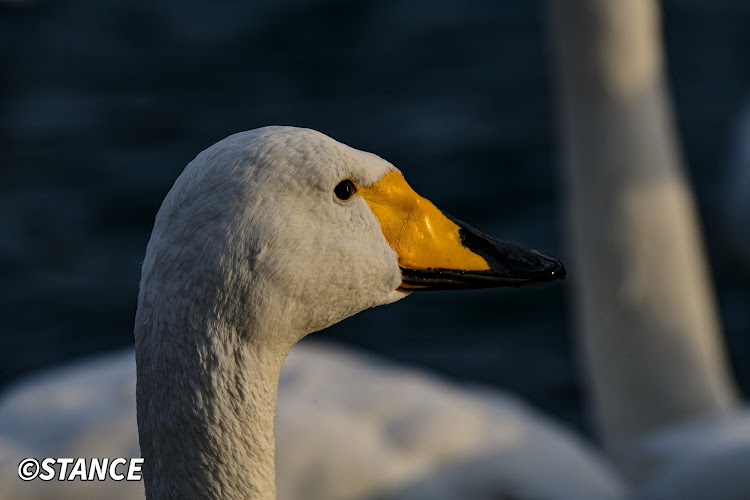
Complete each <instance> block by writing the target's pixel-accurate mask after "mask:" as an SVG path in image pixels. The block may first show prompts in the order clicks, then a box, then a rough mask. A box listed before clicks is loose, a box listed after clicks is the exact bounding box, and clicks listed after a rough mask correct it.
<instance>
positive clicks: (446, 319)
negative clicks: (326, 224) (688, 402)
mask: <svg viewBox="0 0 750 500" xmlns="http://www.w3.org/2000/svg"><path fill="white" fill-rule="evenodd" d="M544 7H545V4H544V2H495V1H490V0H470V1H459V0H433V1H426V0H410V1H398V0H384V1H375V0H362V1H358V2H347V1H343V0H315V1H303V0H275V1H271V0H259V1H254V2H243V1H224V2H199V1H195V0H188V1H180V2H177V1H146V0H127V1H126V0H100V1H96V2H93V1H85V0H69V1H66V2H54V1H49V0H47V1H45V0H38V1H36V2H33V3H31V2H30V3H25V2H19V4H18V5H12V4H8V5H4V6H0V43H1V44H2V50H0V66H1V67H2V77H1V78H0V173H1V176H0V276H1V280H2V288H0V386H2V385H6V384H7V383H8V382H10V381H12V380H13V379H15V378H17V377H19V376H21V375H23V374H26V373H29V372H31V371H33V370H37V369H40V368H43V367H46V366H49V365H52V364H55V363H60V362H62V361H65V360H69V359H73V358H77V357H80V356H82V355H87V354H92V353H95V352H100V351H106V350H109V349H113V348H116V347H122V346H126V345H131V344H132V324H133V317H134V313H135V305H136V296H137V292H138V281H139V278H140V264H141V260H142V258H143V254H144V251H145V246H146V242H147V241H148V237H149V234H150V231H151V227H152V222H153V218H154V215H155V214H156V211H157V210H158V208H159V205H160V203H161V201H162V199H163V198H164V196H165V194H166V193H167V191H168V190H169V188H170V187H171V185H172V183H173V182H174V179H175V178H176V177H177V175H178V174H179V173H180V172H181V171H182V169H183V168H184V166H185V165H186V164H187V163H188V162H189V161H190V160H191V159H192V158H193V157H194V156H195V155H196V154H197V153H198V152H199V151H200V150H202V149H204V148H205V147H207V146H209V145H211V144H212V143H214V142H216V141H218V140H220V139H221V138H223V137H225V136H227V135H229V134H231V133H234V132H237V131H240V130H247V129H251V128H255V127H258V126H263V125H268V124H284V125H297V126H305V127H311V128H315V129H317V130H320V131H322V132H324V133H326V134H328V135H330V136H332V137H334V138H336V139H338V140H340V141H342V142H344V143H346V144H349V145H351V146H354V147H357V148H359V149H364V150H367V151H372V152H375V153H377V154H378V155H380V156H382V157H384V158H386V159H388V160H389V161H391V162H392V163H394V164H395V165H396V166H398V167H399V168H400V169H401V170H402V171H403V172H404V173H405V175H406V178H407V179H408V180H409V182H410V183H411V184H412V186H413V187H414V188H415V189H416V190H417V191H418V192H419V193H420V194H422V195H424V196H426V197H428V198H430V199H431V200H432V201H434V202H435V203H436V204H438V205H439V206H440V207H441V208H443V209H444V210H445V211H447V212H449V213H451V214H454V215H456V216H457V217H459V218H461V219H463V220H465V221H467V222H469V223H470V224H472V225H474V226H476V227H479V228H480V229H482V230H483V231H484V232H487V233H489V234H491V235H493V236H495V237H498V238H499V239H503V240H506V241H511V242H516V243H519V244H521V245H524V246H528V247H533V248H538V249H540V250H544V251H547V252H549V253H552V254H554V255H557V256H559V257H561V258H562V259H563V260H565V257H566V256H568V255H569V251H568V249H567V248H566V247H565V239H564V237H565V234H564V227H565V222H564V219H563V215H564V210H563V200H564V198H563V193H562V190H561V185H560V184H561V183H560V175H559V173H558V171H557V167H558V162H559V160H558V146H557V144H556V139H555V132H556V127H557V122H556V109H555V96H554V93H553V82H552V81H551V73H552V72H551V63H552V60H551V53H550V52H551V50H550V49H551V47H550V46H549V43H550V42H549V39H548V37H547V34H546V32H545V10H544ZM664 16H665V36H666V48H667V53H668V57H669V73H670V77H671V81H672V88H673V97H674V102H675V107H676V111H677V115H678V123H679V127H680V133H681V134H682V139H683V146H684V152H685V158H686V163H687V166H688V167H689V172H690V176H691V178H692V180H693V184H694V186H695V188H696V190H697V197H698V202H699V206H700V210H701V214H702V216H703V221H704V229H705V233H706V236H707V245H708V249H709V252H710V256H711V259H712V260H711V263H712V267H713V270H714V277H715V280H716V284H717V291H718V294H719V300H720V305H721V313H722V318H723V320H724V327H725V331H726V337H727V342H728V344H729V352H730V356H731V361H732V363H733V366H734V369H735V374H736V375H737V377H738V379H739V382H740V384H741V386H742V388H743V390H744V393H745V394H747V393H748V391H750V276H748V274H747V273H746V272H743V271H740V270H739V268H738V262H737V259H738V256H737V254H734V253H732V252H731V248H729V246H730V245H729V243H727V240H726V237H725V234H726V231H725V228H724V225H723V223H722V213H721V211H720V206H721V198H722V192H721V189H720V187H721V180H722V175H723V174H722V166H723V165H724V163H725V160H726V156H727V149H728V146H729V139H730V129H731V125H732V122H733V120H734V119H735V118H736V117H737V115H736V114H737V112H738V111H739V109H740V105H741V103H742V101H743V97H744V96H745V93H746V91H747V90H748V89H750V62H749V61H750V29H749V28H748V26H750V3H748V2H747V1H745V0H722V1H717V0H682V1H678V0H668V1H666V2H664ZM749 257H750V256H749ZM570 271H571V275H572V279H575V269H570ZM685 272H690V270H689V269H686V270H685ZM571 292H572V290H570V285H569V282H563V283H556V284H551V285H545V286H541V287H532V288H524V289H517V290H493V291H481V292H444V293H434V294H413V295H412V297H410V298H409V299H407V300H405V301H401V302H399V303H397V304H395V305H393V306H389V307H387V308H377V309H374V310H371V311H367V312H365V313H363V314H360V315H358V316H355V317H353V318H350V319H348V320H346V321H344V322H342V323H340V324H338V325H335V326H333V327H332V328H329V329H328V330H327V331H326V332H325V333H322V334H315V335H314V336H313V337H314V338H316V339H320V338H323V339H335V340H336V341H340V342H343V343H346V344H349V345H354V346H358V347H361V348H364V349H368V350H371V351H376V352H379V353H382V354H384V355H386V356H388V357H390V358H392V359H396V360H399V361H403V362H405V363H410V364H415V365H419V366H422V367H426V368H428V369H431V370H433V371H438V372H442V373H445V374H448V375H451V376H454V377H458V378H460V379H464V380H474V381H480V382H485V383H489V384H493V385H496V386H499V387H503V388H506V389H509V390H512V391H515V392H517V393H520V394H521V395H523V396H524V397H525V398H526V399H527V400H528V401H530V402H532V403H533V404H535V405H536V406H538V407H540V408H541V409H542V410H543V411H545V412H548V413H551V414H554V415H556V416H558V417H560V418H562V419H564V420H566V421H567V422H569V423H571V424H573V425H575V426H577V427H579V428H582V429H584V430H586V429H587V426H588V424H587V419H586V414H585V411H584V408H583V396H582V392H581V384H580V381H581V377H582V374H581V373H580V371H579V368H578V367H577V364H576V356H577V354H576V345H575V341H574V335H573V328H574V324H573V320H574V318H573V317H572V314H571V309H572V308H571V304H570V300H571V297H572V294H571Z"/></svg>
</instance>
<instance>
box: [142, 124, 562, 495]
mask: <svg viewBox="0 0 750 500" xmlns="http://www.w3.org/2000/svg"><path fill="white" fill-rule="evenodd" d="M564 277H565V269H564V267H563V265H562V264H561V263H560V262H559V261H558V260H557V259H554V258H552V257H548V256H546V255H544V254H542V253H540V252H537V251H532V250H524V249H521V248H519V247H516V246H513V245H509V244H505V243H500V242H498V241H495V240H493V239H491V238H489V237H487V236H485V235H483V234H481V233H479V232H478V231H476V230H475V229H473V228H471V227H470V226H467V225H465V224H463V223H461V222H460V221H458V220H457V219H455V218H453V217H451V216H448V215H445V214H444V213H442V212H441V211H440V210H438V209H437V208H436V207H435V206H434V205H433V204H432V203H430V202H429V201H428V200H426V199H425V198H422V197H420V196H419V195H417V194H416V193H415V192H414V191H413V190H412V189H411V188H410V186H409V185H408V184H407V183H406V181H405V180H404V177H403V175H402V174H401V172H400V171H399V170H397V169H396V168H395V167H394V166H393V165H391V164H390V163H388V162H387V161H385V160H383V159H381V158H379V157H377V156H375V155H373V154H370V153H365V152H361V151H358V150H355V149H353V148H350V147H348V146H345V145H343V144H341V143H338V142H336V141H334V140H333V139H331V138H329V137H327V136H325V135H323V134H321V133H319V132H315V131H312V130H309V129H300V128H293V127H265V128H261V129H256V130H252V131H249V132H243V133H238V134H235V135H232V136H230V137H228V138H226V139H224V140H222V141H220V142H218V143H216V144H215V145H213V146H211V147H209V148H208V149H206V150H204V151H203V152H201V153H200V154H199V155H198V156H197V157H196V158H195V159H194V160H193V161H192V162H191V163H189V164H188V166H187V167H186V168H185V170H184V171H183V173H182V174H181V175H180V176H179V177H178V179H177V180H176V182H175V184H174V186H173V187H172V189H171V190H170V192H169V193H168V195H167V197H166V198H165V200H164V202H163V204H162V206H161V208H160V209H159V212H158V214H157V216H156V220H155V223H154V229H153V232H152V235H151V239H150V241H149V243H148V246H147V249H146V256H145V259H144V263H143V269H142V275H141V283H140V293H139V296H138V306H137V312H136V318H135V353H136V367H137V385H136V402H137V420H138V433H139V441H140V448H141V453H142V456H143V458H144V465H143V476H144V482H145V488H146V494H147V497H150V498H167V497H169V498H173V497H174V498H258V499H271V498H275V497H276V483H275V468H274V450H275V441H274V417H275V414H274V410H275V407H276V400H277V393H278V384H279V377H280V374H281V369H282V365H283V363H284V359H285V358H286V356H287V354H288V353H289V351H290V349H291V347H292V346H293V345H294V344H295V343H297V342H298V341H299V340H301V339H302V338H303V337H305V336H306V335H307V334H309V333H312V332H315V331H318V330H321V329H323V328H326V327H327V326H329V325H331V324H333V323H336V322H338V321H341V320H342V319H344V318H346V317H348V316H351V315H353V314H356V313H357V312H359V311H362V310H363V309H367V308H369V307H373V306H377V305H383V304H389V303H392V302H395V301H397V300H400V299H402V298H404V297H405V296H406V295H408V294H409V293H412V292H420V291H425V290H448V289H467V288H484V287H492V286H520V285H524V284H533V283H544V282H548V281H551V280H555V279H561V278H564Z"/></svg>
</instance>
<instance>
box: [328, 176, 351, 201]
mask: <svg viewBox="0 0 750 500" xmlns="http://www.w3.org/2000/svg"><path fill="white" fill-rule="evenodd" d="M333 192H334V194H335V195H336V198H338V199H339V200H341V201H346V200H348V199H349V198H351V197H352V196H354V193H356V192H357V186H355V185H354V182H353V181H352V180H351V179H344V180H343V181H341V182H339V183H338V184H337V185H336V187H335V188H333Z"/></svg>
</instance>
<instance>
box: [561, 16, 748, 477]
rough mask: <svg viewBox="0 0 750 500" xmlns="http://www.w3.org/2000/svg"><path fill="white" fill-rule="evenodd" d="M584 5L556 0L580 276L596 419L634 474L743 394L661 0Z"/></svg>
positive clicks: (582, 320) (581, 314) (580, 301)
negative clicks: (679, 115) (702, 218)
mask: <svg viewBox="0 0 750 500" xmlns="http://www.w3.org/2000/svg"><path fill="white" fill-rule="evenodd" d="M587 3H591V2H585V1H577V2H573V3H572V4H568V3H564V2H560V1H557V2H553V3H552V26H553V27H554V29H555V35H556V36H557V40H556V41H557V43H556V47H557V48H558V64H557V68H558V73H559V80H560V91H561V92H560V93H561V99H562V103H563V106H562V108H563V109H562V110H563V129H562V130H563V140H564V146H565V150H566V151H565V163H566V176H567V177H566V181H567V187H568V192H569V193H570V199H569V206H568V210H569V216H570V220H571V226H570V232H571V240H572V246H573V253H574V255H575V257H576V262H575V264H576V266H575V268H574V270H573V272H571V276H574V277H576V278H577V282H576V285H577V290H576V292H577V295H578V304H579V310H578V313H579V318H580V330H581V334H582V339H581V340H582V346H583V354H584V357H585V359H586V362H587V368H588V375H589V386H590V389H591V393H592V396H593V398H592V399H593V402H594V410H595V412H596V417H597V421H598V425H599V427H600V430H601V432H602V435H603V438H604V441H605V445H606V446H607V447H608V448H609V451H610V452H611V453H612V454H613V455H614V456H615V458H616V459H617V460H618V461H619V462H620V465H622V466H624V468H625V469H626V470H627V471H629V472H630V475H631V477H634V478H639V477H642V476H643V474H644V472H645V469H647V468H648V464H644V460H643V459H642V458H643V457H642V455H641V452H640V451H639V449H638V445H639V443H640V442H642V439H643V438H646V437H647V436H649V435H650V434H652V433H653V432H656V431H658V430H660V429H662V428H665V427H668V426H673V425H676V424H679V423H683V422H686V421H688V420H691V419H696V418H701V417H710V416H716V415H721V414H724V413H726V412H727V411H729V410H730V409H731V408H733V407H734V406H735V405H736V401H737V396H736V391H735V387H734V385H733V383H732V381H731V377H730V375H729V371H728V365H727V359H726V354H725V349H724V345H723V343H722V341H721V331H720V330H721V327H720V323H719V319H718V314H717V310H716V304H715V300H714V294H713V288H712V286H711V277H710V273H709V270H708V266H707V263H706V256H705V252H704V249H703V246H702V236H701V231H700V227H699V224H698V217H697V214H696V209H695V202H694V200H693V197H692V194H691V191H690V188H689V185H688V183H687V181H686V176H685V174H684V172H683V169H682V165H681V158H680V155H679V152H678V143H677V139H676V137H675V136H674V133H673V131H674V123H673V119H672V114H671V109H670V106H669V100H668V89H667V85H666V78H665V75H664V68H663V63H662V52H661V48H660V43H661V42H660V39H661V33H660V30H659V12H658V8H657V5H656V3H654V2H640V1H639V2H609V3H607V5H608V6H609V7H608V8H607V9H598V8H597V9H592V8H590V6H589V7H587V6H586V5H587ZM563 4H564V5H563ZM602 26H605V27H606V28H605V29H603V28H602Z"/></svg>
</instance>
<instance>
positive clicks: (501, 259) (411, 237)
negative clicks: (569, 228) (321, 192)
mask: <svg viewBox="0 0 750 500" xmlns="http://www.w3.org/2000/svg"><path fill="white" fill-rule="evenodd" d="M358 191H359V194H360V195H361V196H362V198H364V199H365V201H367V203H368V205H369V206H370V209H371V210H372V212H373V214H375V217H376V218H377V219H378V221H379V222H380V227H381V229H382V231H383V235H384V236H385V239H386V240H387V241H388V244H389V245H390V246H391V248H393V249H394V250H395V251H396V253H397V254H398V263H399V266H400V267H401V273H402V276H403V281H402V283H401V288H402V289H404V290H409V291H413V290H452V289H463V288H486V287H495V286H521V285H525V284H531V283H544V282H547V281H551V280H554V279H564V278H565V267H564V266H563V265H562V263H561V262H560V261H559V260H557V259H555V258H553V257H549V256H547V255H544V254H542V253H540V252H537V251H535V250H525V249H523V248H520V247H517V246H515V245H511V244H508V243H502V242H499V241H497V240H494V239H492V238H490V237H489V236H486V235H484V234H482V233H480V232H479V231H477V230H476V229H474V228H472V227H470V226H468V225H466V224H464V223H462V222H460V221H458V220H456V219H454V218H453V217H451V216H449V215H447V214H444V213H443V212H441V211H440V210H439V209H438V208H437V207H436V206H435V205H433V204H432V202H430V201H429V200H428V199H426V198H423V197H421V196H419V195H418V194H417V193H416V192H415V191H414V190H413V189H412V188H411V186H409V184H407V182H406V180H405V179H404V177H403V176H402V175H401V173H400V172H397V171H392V172H389V173H387V174H386V175H384V176H383V177H382V178H381V179H380V180H379V181H378V182H376V183H375V184H372V185H370V186H362V187H360V188H359V190H358Z"/></svg>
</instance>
